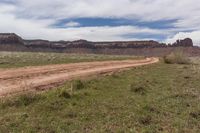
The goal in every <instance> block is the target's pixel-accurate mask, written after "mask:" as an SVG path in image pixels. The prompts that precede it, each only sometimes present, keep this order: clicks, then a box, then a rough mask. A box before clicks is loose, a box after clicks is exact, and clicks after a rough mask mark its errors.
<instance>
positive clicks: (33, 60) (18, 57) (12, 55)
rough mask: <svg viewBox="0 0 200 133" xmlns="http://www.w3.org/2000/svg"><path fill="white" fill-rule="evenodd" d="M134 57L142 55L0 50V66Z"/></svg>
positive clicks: (9, 66)
mask: <svg viewBox="0 0 200 133" xmlns="http://www.w3.org/2000/svg"><path fill="white" fill-rule="evenodd" d="M136 58H142V57H135V56H117V55H95V54H65V53H31V52H0V68H15V67H24V66H40V65H48V64H63V63H76V62H86V61H104V60H124V59H136Z"/></svg>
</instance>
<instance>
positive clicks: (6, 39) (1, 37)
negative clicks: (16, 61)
mask: <svg viewBox="0 0 200 133" xmlns="http://www.w3.org/2000/svg"><path fill="white" fill-rule="evenodd" d="M0 44H24V41H23V39H22V38H21V37H20V36H18V35H16V34H15V33H0Z"/></svg>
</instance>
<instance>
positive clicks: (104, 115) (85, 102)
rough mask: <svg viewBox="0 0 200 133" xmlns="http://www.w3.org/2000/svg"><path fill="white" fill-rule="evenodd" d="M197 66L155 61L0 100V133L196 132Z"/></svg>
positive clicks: (199, 119) (199, 116)
mask: <svg viewBox="0 0 200 133" xmlns="http://www.w3.org/2000/svg"><path fill="white" fill-rule="evenodd" d="M199 67H200V65H195V66H194V65H178V64H165V63H163V62H160V63H158V64H153V65H149V66H143V67H138V68H133V69H132V70H128V71H125V72H120V73H116V74H114V75H110V76H100V77H98V78H95V79H86V80H84V81H71V82H67V83H66V84H65V85H63V86H61V87H59V88H58V89H54V90H50V91H48V92H44V93H42V94H35V95H34V94H26V95H21V96H18V97H13V98H9V99H8V100H2V101H1V104H0V132H3V133H4V132H13V133H17V132H26V133H29V132H37V133H38V132H41V133H54V132H56V133H66V132H87V133H88V132H91V133H94V132H108V133H110V132H116V133H117V132H120V133H121V132H124V133H126V132H148V133H151V132H152V133H155V132H169V133H171V132H178V133H199V132H200V104H199V102H200V83H199V81H200V71H198V69H196V68H199ZM80 82H81V83H80ZM71 83H72V85H71ZM73 84H81V86H82V87H81V89H76V88H75V89H76V90H74V91H73V93H71V92H70V90H71V89H70V88H71V86H73Z"/></svg>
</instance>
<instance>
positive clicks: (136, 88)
mask: <svg viewBox="0 0 200 133" xmlns="http://www.w3.org/2000/svg"><path fill="white" fill-rule="evenodd" d="M129 88H130V90H131V91H132V92H135V93H138V94H141V95H144V94H145V93H146V89H145V86H144V85H143V84H131V85H130V86H129Z"/></svg>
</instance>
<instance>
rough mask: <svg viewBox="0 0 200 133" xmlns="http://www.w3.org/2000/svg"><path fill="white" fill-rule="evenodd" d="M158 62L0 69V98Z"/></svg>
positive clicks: (92, 63)
mask: <svg viewBox="0 0 200 133" xmlns="http://www.w3.org/2000/svg"><path fill="white" fill-rule="evenodd" d="M158 61H159V59H158V58H146V59H142V60H123V61H101V62H99V61H98V62H85V63H73V64H62V65H47V66H38V67H26V68H17V69H0V96H6V95H10V94H15V93H19V92H23V91H28V90H39V89H41V88H43V89H44V88H50V87H52V86H53V85H56V84H58V83H62V82H64V81H66V80H70V79H73V78H77V77H84V76H89V75H94V74H102V73H108V72H114V71H118V70H121V69H127V68H131V67H136V66H141V65H148V64H152V63H156V62H158Z"/></svg>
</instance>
